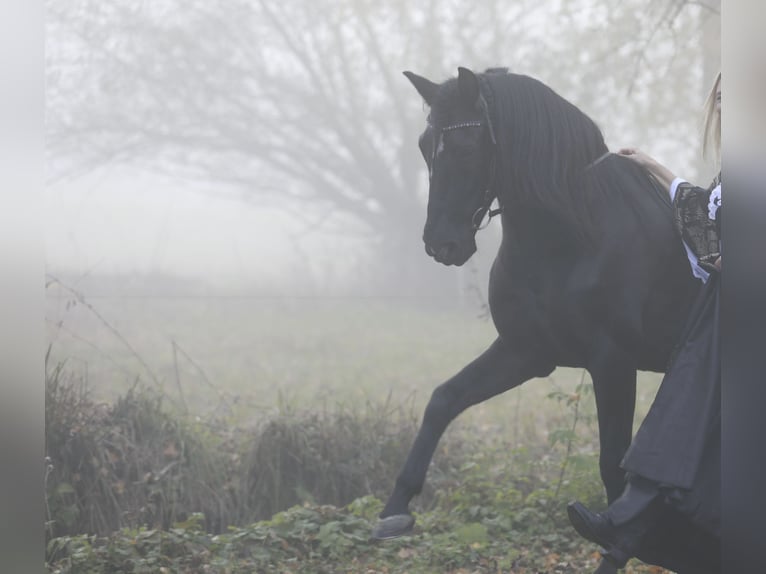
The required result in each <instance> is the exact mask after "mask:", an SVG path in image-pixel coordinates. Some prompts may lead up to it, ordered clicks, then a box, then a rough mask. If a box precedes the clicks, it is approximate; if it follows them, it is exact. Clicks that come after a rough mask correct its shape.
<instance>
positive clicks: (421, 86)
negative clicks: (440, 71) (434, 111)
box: [403, 72, 439, 106]
mask: <svg viewBox="0 0 766 574" xmlns="http://www.w3.org/2000/svg"><path fill="white" fill-rule="evenodd" d="M403 74H404V75H405V76H407V79H408V80H409V81H410V82H412V85H413V86H415V89H416V90H417V91H418V93H419V94H420V95H421V96H423V99H424V100H425V101H426V103H427V104H428V105H429V106H430V105H431V102H432V101H433V99H434V95H435V94H436V90H437V89H438V88H439V84H434V83H433V82H432V81H431V80H427V79H425V78H424V77H423V76H418V75H417V74H413V73H412V72H403Z"/></svg>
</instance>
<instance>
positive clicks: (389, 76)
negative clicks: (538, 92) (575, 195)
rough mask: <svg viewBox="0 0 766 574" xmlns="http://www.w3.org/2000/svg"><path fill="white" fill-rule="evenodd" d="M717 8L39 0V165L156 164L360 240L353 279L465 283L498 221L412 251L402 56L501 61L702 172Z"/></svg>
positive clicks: (483, 258) (410, 121)
mask: <svg viewBox="0 0 766 574" xmlns="http://www.w3.org/2000/svg"><path fill="white" fill-rule="evenodd" d="M719 12H720V0H702V1H698V2H690V1H680V0H652V1H650V2H646V1H640V0H626V1H617V0H611V1H608V2H594V1H593V0H552V1H549V2H544V3H541V2H538V1H535V0H519V1H516V2H512V3H507V2H501V1H499V0H490V1H488V2H482V3H481V4H480V5H475V4H473V3H468V2H460V1H457V0H428V1H427V2H424V3H420V4H413V3H411V2H405V1H404V0H394V1H391V2H372V1H370V0H310V1H309V0H304V1H300V0H287V1H275V0H227V1H226V2H222V1H210V0H206V1H201V0H187V1H185V2H180V1H179V0H162V1H159V0H157V1H153V2H140V1H136V0H119V1H115V2H100V1H98V0H62V1H59V2H49V3H48V5H47V32H48V36H47V77H46V81H47V130H48V166H49V175H50V179H51V182H52V184H53V183H55V182H58V181H61V180H62V179H66V180H69V181H73V180H75V181H76V179H77V178H78V177H81V176H83V175H85V174H89V173H92V172H94V171H97V170H99V169H101V168H103V167H104V166H106V165H120V166H129V167H130V168H131V169H135V170H140V171H152V172H159V173H162V174H164V175H170V176H172V177H173V178H176V179H178V180H179V181H181V182H188V183H192V182H193V183H194V184H195V185H200V184H201V185H203V186H205V188H206V189H207V190H208V191H209V193H211V194H223V195H226V196H229V197H233V198H236V199H237V200H240V201H242V202H243V203H246V204H252V205H253V206H255V207H256V208H262V207H265V206H269V207H277V208H279V209H281V210H285V211H287V212H288V213H290V214H291V217H294V218H296V219H297V220H300V221H301V222H302V225H303V226H304V228H305V229H306V230H307V231H310V232H311V233H313V234H315V235H318V236H322V235H323V234H334V235H338V234H340V235H342V236H344V237H347V238H348V241H353V242H355V243H356V244H357V245H364V253H365V257H364V258H363V259H364V262H363V263H362V264H361V265H360V267H359V268H358V269H356V271H355V273H354V278H355V280H356V281H358V282H362V283H364V285H365V286H366V288H369V289H374V290H377V291H382V292H392V291H393V292H397V293H424V292H443V293H452V294H454V291H455V286H456V285H457V286H458V291H460V292H463V291H464V290H465V284H466V281H467V279H466V278H467V277H469V275H467V273H470V270H471V269H473V272H474V275H476V276H478V277H479V282H480V284H481V285H482V286H483V284H484V283H485V281H484V277H485V271H486V268H487V266H488V265H489V262H490V261H491V259H492V257H493V255H494V249H493V243H494V242H496V241H497V238H498V235H499V234H498V231H499V230H498V229H497V226H493V228H491V229H490V230H489V231H486V232H484V234H483V235H482V237H481V241H482V245H481V246H480V254H479V256H478V257H477V258H476V261H473V262H472V263H471V265H472V266H473V267H470V268H469V270H468V271H466V270H461V271H457V272H456V271H455V270H454V269H451V270H448V269H444V268H441V267H440V266H438V265H437V264H435V263H433V262H431V261H430V260H428V259H427V258H426V256H425V254H424V252H423V249H422V243H421V241H420V235H421V230H422V224H423V221H424V205H425V199H426V195H427V181H426V173H425V169H424V165H423V163H422V160H421V157H420V154H419V151H418V149H417V138H418V134H419V132H420V131H421V130H422V128H423V125H424V116H425V111H424V109H423V106H422V105H421V103H420V101H419V97H418V96H417V94H416V93H415V92H414V90H413V89H412V88H411V86H410V85H409V83H408V82H407V81H406V80H405V79H404V78H403V77H402V76H401V72H402V71H403V70H406V69H411V70H413V71H416V72H417V73H420V74H423V75H426V76H428V77H430V78H432V79H434V80H436V81H439V80H442V79H445V78H446V77H449V76H450V75H453V74H455V70H456V67H457V66H460V65H462V66H468V67H471V68H474V69H478V70H481V69H483V68H486V67H489V66H508V67H509V68H510V69H511V70H512V71H514V72H519V73H525V74H528V75H532V76H535V77H537V78H539V79H541V80H542V81H544V82H546V83H548V84H549V85H551V86H552V87H553V88H554V89H556V90H557V91H558V92H559V93H561V94H562V95H563V96H564V97H566V98H567V99H569V100H571V101H572V102H573V103H575V104H577V105H578V106H580V107H581V108H582V109H583V110H584V111H586V112H587V113H589V114H590V115H591V116H592V117H593V118H594V119H595V120H596V121H597V122H598V123H599V125H600V126H601V127H602V129H603V130H604V131H605V134H606V136H607V142H608V143H609V144H610V146H611V147H612V149H615V148H616V147H619V146H621V145H636V146H639V147H643V148H645V149H647V151H649V152H650V153H653V154H656V155H657V156H658V157H659V158H660V159H661V160H663V161H665V162H667V163H668V164H669V165H671V166H672V167H673V168H674V169H676V170H677V171H678V172H679V173H684V174H686V175H687V177H689V178H706V177H708V176H709V175H711V173H712V171H713V168H711V167H707V166H705V165H704V164H702V162H701V161H700V160H699V159H698V156H699V146H698V142H699V139H700V138H699V129H698V128H699V111H700V107H701V104H702V101H703V99H704V95H705V92H706V90H707V86H708V85H709V83H710V81H711V80H712V78H713V77H714V75H715V73H716V72H717V70H718V67H719V65H720V56H719V50H718V43H719V35H718V26H719V16H718V13H719ZM310 256H311V254H310V253H309V254H307V255H306V257H307V258H308V257H310ZM477 269H478V270H479V272H478V273H476V270H477ZM455 277H457V278H458V279H457V280H454V279H453V278H455Z"/></svg>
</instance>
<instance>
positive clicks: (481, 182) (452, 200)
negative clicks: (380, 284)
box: [404, 68, 495, 265]
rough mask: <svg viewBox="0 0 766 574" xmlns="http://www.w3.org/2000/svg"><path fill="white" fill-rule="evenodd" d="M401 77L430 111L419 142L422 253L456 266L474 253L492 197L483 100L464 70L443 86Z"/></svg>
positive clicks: (491, 155)
mask: <svg viewBox="0 0 766 574" xmlns="http://www.w3.org/2000/svg"><path fill="white" fill-rule="evenodd" d="M404 74H405V76H407V78H408V79H409V80H410V82H412V84H413V85H414V86H415V89H416V90H417V91H418V93H420V95H421V96H422V97H423V99H424V100H425V102H426V103H427V104H428V106H429V107H430V115H429V118H428V124H427V126H426V129H425V131H424V132H423V133H422V134H421V136H420V141H419V145H420V151H421V152H422V153H423V158H424V159H425V161H426V164H427V165H428V174H429V190H428V215H427V218H426V224H425V229H424V231H423V241H424V243H425V247H426V253H428V255H430V256H431V257H433V258H434V259H436V261H438V262H439V263H443V264H444V265H462V264H463V263H465V262H466V261H468V259H469V258H470V257H471V255H473V254H474V252H475V251H476V240H475V236H476V231H477V230H478V229H479V227H480V225H481V222H482V220H483V219H484V217H485V215H486V214H487V212H488V211H489V208H490V204H491V203H492V200H493V199H494V197H495V196H494V192H493V191H492V189H491V188H492V184H493V178H494V161H495V150H494V146H495V138H494V133H493V131H492V125H491V123H490V116H489V110H488V106H487V102H486V100H485V97H484V96H483V95H482V91H481V89H480V84H479V78H478V77H477V76H476V75H475V74H474V73H473V72H471V71H470V70H467V69H465V68H458V77H457V79H452V80H448V81H446V82H444V83H443V84H435V83H433V82H431V81H430V80H427V79H426V78H423V77H421V76H418V75H416V74H413V73H412V72H404Z"/></svg>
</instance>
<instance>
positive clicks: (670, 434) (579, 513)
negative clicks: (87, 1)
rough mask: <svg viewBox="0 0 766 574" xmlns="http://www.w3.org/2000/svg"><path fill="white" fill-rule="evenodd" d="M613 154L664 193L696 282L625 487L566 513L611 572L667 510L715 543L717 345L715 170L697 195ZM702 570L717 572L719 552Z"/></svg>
mask: <svg viewBox="0 0 766 574" xmlns="http://www.w3.org/2000/svg"><path fill="white" fill-rule="evenodd" d="M720 106H721V74H720V73H719V74H718V76H717V78H716V81H715V83H714V85H713V88H712V90H711V92H710V95H709V96H708V100H707V104H706V122H705V135H704V142H703V154H704V155H707V153H706V152H707V150H708V147H709V146H710V145H714V146H715V151H716V159H717V160H718V158H719V157H720V137H721V136H720V134H721V108H720ZM619 153H620V155H623V156H625V157H628V158H630V159H633V160H634V161H635V162H636V163H638V164H640V165H642V166H644V167H645V168H647V169H648V170H649V171H650V172H651V173H652V175H653V176H654V177H655V178H656V179H657V181H658V182H660V183H661V184H662V185H663V186H664V187H665V188H666V189H667V190H668V191H669V193H670V198H671V201H672V203H673V208H674V212H675V222H676V227H677V230H678V231H679V233H680V235H681V238H682V240H683V243H684V247H685V249H686V252H687V256H688V258H689V261H690V264H691V267H692V273H693V274H694V276H695V277H697V278H699V279H700V280H701V281H703V282H704V283H705V285H704V287H703V289H702V290H701V292H700V294H699V296H698V298H697V299H696V301H695V302H694V304H693V306H692V310H691V312H690V315H689V318H688V320H687V323H686V325H685V327H684V329H683V331H682V336H681V340H680V342H679V343H678V345H677V346H676V349H675V351H674V353H673V357H672V359H671V363H670V366H669V368H668V370H667V372H666V374H665V377H664V378H663V380H662V384H661V385H660V389H659V391H658V392H657V396H656V398H655V400H654V403H653V404H652V406H651V408H650V410H649V412H648V414H647V416H646V418H645V419H644V421H643V422H642V424H641V426H640V428H639V430H638V432H637V433H636V436H635V437H634V439H633V442H632V443H631V446H630V448H629V449H628V451H627V453H626V454H625V457H624V458H623V461H622V465H621V466H622V468H623V469H624V470H625V471H626V472H627V473H628V479H627V483H626V487H625V490H624V491H623V493H622V495H621V496H620V497H619V498H617V499H616V500H614V501H613V502H612V503H611V504H610V505H609V507H608V508H607V509H606V510H605V511H604V512H601V513H593V512H591V511H590V510H588V509H587V508H586V507H585V506H583V505H582V504H581V503H579V502H573V503H570V504H569V506H568V508H567V510H568V515H569V519H570V522H571V523H572V525H573V526H574V528H575V530H576V531H577V532H578V533H579V534H580V535H581V536H583V537H584V538H586V539H587V540H590V541H591V542H595V543H596V544H599V545H600V546H602V547H603V548H604V552H603V555H604V557H605V559H606V560H607V561H608V562H610V563H611V564H612V565H613V566H615V567H617V568H622V567H624V566H625V564H626V563H627V561H628V560H629V559H630V558H631V557H633V556H636V555H637V553H639V552H641V553H642V555H645V553H646V551H647V548H646V545H647V543H648V542H647V540H648V535H649V534H650V533H651V532H652V531H656V530H657V529H659V528H661V527H662V525H663V521H664V519H665V518H666V517H667V516H668V513H669V512H674V513H676V514H680V515H681V518H682V520H687V521H689V522H690V523H692V524H694V525H695V526H696V527H699V528H701V529H702V530H703V531H704V532H705V533H707V534H709V535H710V537H711V540H718V541H720V516H721V395H720V391H721V371H720V354H719V353H720V351H719V345H718V341H719V339H718V310H719V283H720V271H721V254H720V221H721V209H720V206H721V175H720V172H719V174H718V176H717V177H716V178H715V180H714V181H713V183H712V184H711V186H710V187H709V188H707V189H703V188H700V187H695V186H693V185H691V184H690V183H688V182H686V181H684V180H682V179H681V178H678V177H676V176H675V175H674V174H673V173H672V172H671V171H670V170H669V169H668V168H666V167H665V166H663V165H661V164H660V163H658V162H657V161H656V160H654V159H653V158H651V157H650V156H648V155H646V154H645V153H643V152H641V151H638V150H636V149H633V148H624V149H622V150H620V152H619ZM711 556H714V559H713V560H712V563H710V564H707V565H706V567H707V568H710V570H709V571H710V572H718V571H719V569H720V566H719V565H718V564H717V563H716V562H717V561H720V552H714V553H713V554H711Z"/></svg>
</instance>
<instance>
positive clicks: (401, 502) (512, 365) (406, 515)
mask: <svg viewBox="0 0 766 574" xmlns="http://www.w3.org/2000/svg"><path fill="white" fill-rule="evenodd" d="M553 369H554V366H553V365H550V364H546V363H544V362H543V361H540V360H539V359H535V358H534V356H533V354H532V353H531V352H530V353H528V354H525V352H524V350H523V348H522V347H521V346H517V345H509V344H507V343H505V342H503V341H502V340H501V339H497V340H495V342H494V343H493V344H492V345H491V346H490V347H489V349H487V350H486V351H485V352H484V353H483V354H482V355H480V356H479V357H478V358H477V359H475V360H474V361H473V362H471V363H470V364H469V365H468V366H466V367H465V368H464V369H463V370H461V371H460V372H459V373H458V374H457V375H455V376H454V377H452V378H451V379H449V380H448V381H447V382H445V383H443V384H442V385H440V386H438V387H437V388H436V390H434V392H433V394H432V395H431V399H430V401H429V402H428V405H427V406H426V409H425V414H424V416H423V422H422V424H421V425H420V430H419V431H418V434H417V437H416V438H415V442H414V444H413V445H412V448H411V449H410V452H409V455H408V456H407V461H406V462H405V463H404V467H403V468H402V470H401V472H400V473H399V477H398V478H397V479H396V485H395V487H394V490H393V492H392V493H391V496H390V497H389V499H388V502H387V503H386V506H385V507H384V509H383V512H381V514H380V517H381V519H382V520H381V521H380V522H379V523H378V525H377V526H376V527H375V529H374V531H373V537H374V538H378V539H384V538H393V537H396V536H400V535H402V534H405V533H406V532H407V531H408V530H409V529H410V528H411V527H412V525H413V523H414V519H413V518H412V517H411V515H410V512H409V503H410V500H412V498H413V497H414V496H415V495H416V494H419V493H420V491H421V490H422V488H423V483H424V482H425V477H426V471H427V470H428V465H429V463H430V462H431V458H432V457H433V454H434V451H435V450H436V446H437V444H438V442H439V439H440V438H441V436H442V434H443V433H444V430H445V429H446V428H447V425H448V424H449V423H450V421H452V420H453V419H454V418H455V417H457V416H458V415H459V414H460V413H461V412H463V411H464V410H465V409H467V408H468V407H470V406H472V405H475V404H478V403H481V402H483V401H485V400H487V399H489V398H490V397H493V396H495V395H498V394H500V393H503V392H505V391H507V390H509V389H512V388H514V387H516V386H518V385H520V384H521V383H523V382H524V381H526V380H528V379H530V378H532V377H544V376H547V375H549V374H550V373H551V372H552V371H553Z"/></svg>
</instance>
